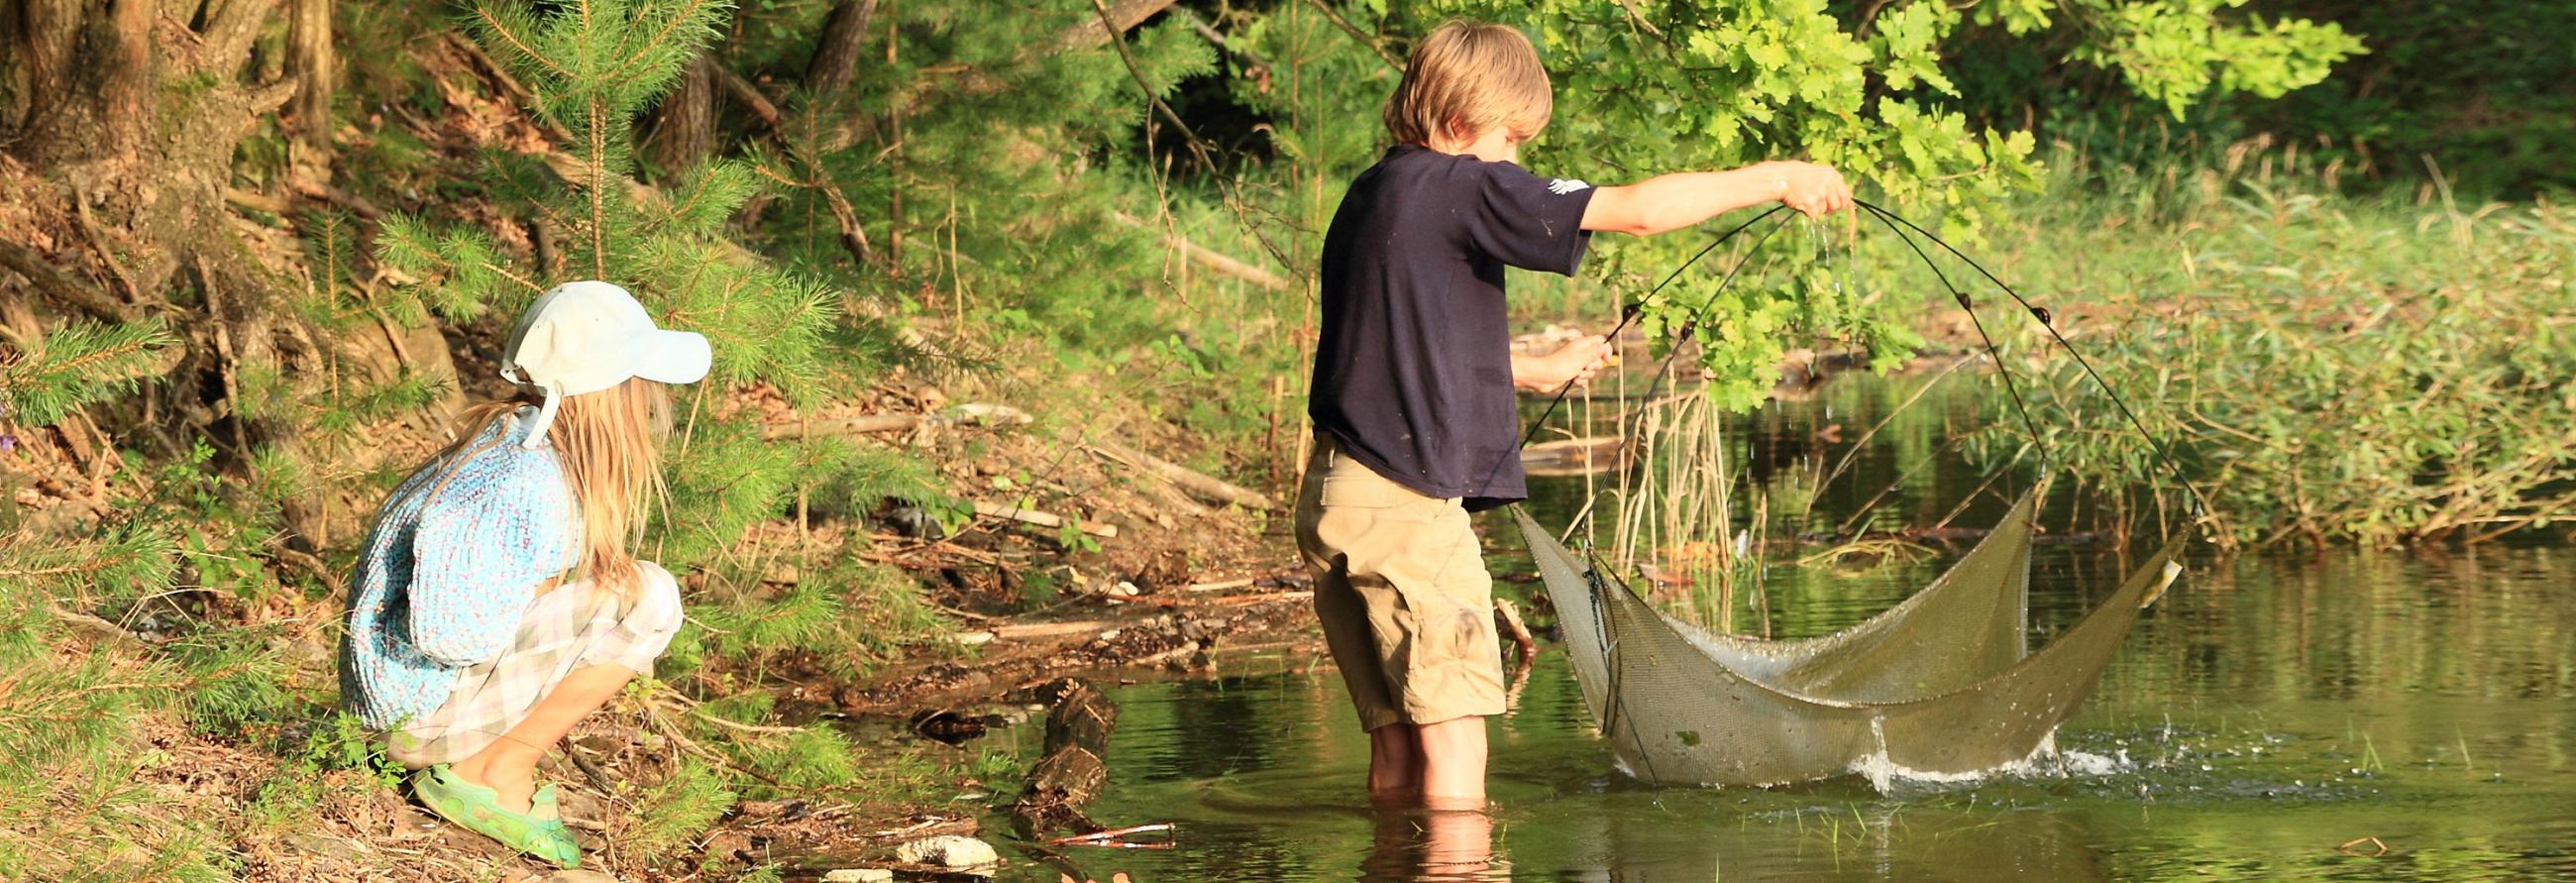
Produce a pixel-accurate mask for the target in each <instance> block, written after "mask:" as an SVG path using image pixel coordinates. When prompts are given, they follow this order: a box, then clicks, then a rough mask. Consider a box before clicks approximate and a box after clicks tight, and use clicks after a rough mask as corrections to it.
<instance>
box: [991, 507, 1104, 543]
mask: <svg viewBox="0 0 2576 883" xmlns="http://www.w3.org/2000/svg"><path fill="white" fill-rule="evenodd" d="M975 514H977V515H982V516H984V517H987V518H1002V519H1008V520H1011V521H1017V522H1019V523H1021V524H1034V525H1037V526H1039V527H1053V528H1062V527H1064V526H1065V525H1066V524H1068V523H1069V524H1072V525H1073V526H1074V529H1075V530H1079V531H1082V532H1083V533H1087V534H1090V535H1092V536H1095V537H1099V538H1101V539H1104V540H1114V539H1117V538H1118V525H1115V524H1102V523H1100V522H1097V521H1083V520H1081V519H1069V518H1066V517H1064V516H1062V515H1057V514H1054V513H1051V512H1040V511H1038V510H1035V509H1022V508H1019V507H1016V506H996V505H993V504H991V503H983V502H978V503H976V504H975Z"/></svg>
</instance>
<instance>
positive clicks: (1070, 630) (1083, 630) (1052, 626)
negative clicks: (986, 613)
mask: <svg viewBox="0 0 2576 883" xmlns="http://www.w3.org/2000/svg"><path fill="white" fill-rule="evenodd" d="M1126 624H1127V622H1126V620H1116V619H1077V620H1070V621H1066V622H1026V623H1010V624H1007V625H1002V626H998V627H995V628H994V629H992V635H993V638H994V640H998V641H1017V640H1024V639H1028V638H1057V637H1063V636H1065V635H1096V634H1099V633H1101V632H1105V631H1109V630H1111V629H1115V628H1118V627H1120V626H1123V625H1126Z"/></svg>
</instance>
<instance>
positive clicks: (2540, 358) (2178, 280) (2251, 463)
mask: <svg viewBox="0 0 2576 883" xmlns="http://www.w3.org/2000/svg"><path fill="white" fill-rule="evenodd" d="M2183 189H2185V190H2194V189H2198V190H2205V193H2204V195H2201V196H2198V197H2187V196H2184V195H2182V194H2175V193H2165V194H2161V195H2156V196H2154V197H2152V198H2142V199H2134V200H2127V201H2105V202H2101V203H2095V205H2097V206H2104V207H2103V208H2094V209H2090V210H2086V209H2081V208H2076V206H2079V205H2081V203H2080V202H2079V201H2077V200H2074V199H2060V200H2050V201H2047V202H2045V203H2041V204H2034V205H2032V206H2031V207H2030V209H2031V212H2032V214H2033V216H2034V222H2033V234H2034V236H2033V242H2032V245H2031V250H2032V251H2031V254H2032V255H2033V256H2049V258H2050V259H2043V260H2026V261H2022V262H2020V268H2021V271H2022V272H2023V273H2024V274H2026V275H2027V278H2025V279H2021V280H2016V281H2017V282H2019V283H2022V284H2024V286H2025V290H2030V291H2038V292H2046V291H2051V290H2059V291H2066V292H2081V293H2085V294H2086V296H2084V297H2083V298H2081V299H2076V300H2072V301H2071V302H2067V303H2060V304H2056V305H2055V306H2056V308H2057V310H2058V315H2059V316H2061V317H2073V318H2071V319H2069V318H2061V319H2060V320H2059V323H2060V325H2062V326H2070V327H2072V328H2073V329H2075V330H2076V331H2077V336H2078V345H2079V346H2082V347H2083V348H2084V351H2085V353H2086V354H2087V355H2088V356H2089V357H2090V358H2091V359H2092V360H2093V363H2094V365H2095V366H2096V367H2097V368H2099V369H2101V371H2102V373H2103V375H2104V376H2105V378H2106V379H2107V380H2108V381H2109V382H2110V384H2111V385H2112V387H2114V388H2115V389H2117V390H2118V391H2119V393H2120V394H2121V395H2122V396H2123V397H2125V398H2126V399H2127V400H2128V402H2129V404H2130V406H2131V407H2132V408H2133V409H2136V410H2137V411H2138V412H2139V414H2140V416H2141V417H2142V418H2143V419H2145V420H2147V421H2148V428H2149V429H2150V430H2151V431H2154V432H2157V433H2158V434H2160V435H2161V436H2163V437H2165V438H2166V439H2167V440H2168V441H2169V442H2171V443H2173V444H2174V445H2175V448H2176V451H2177V454H2178V455H2179V456H2180V457H2181V463H2182V466H2183V468H2184V469H2185V471H2186V472H2187V474H2188V475H2189V476H2190V478H2191V479H2192V481H2193V482H2194V483H2195V484H2197V485H2198V486H2199V487H2200V489H2201V490H2202V491H2203V492H2205V493H2206V494H2208V497H2209V503H2210V512H2209V515H2208V526H2209V527H2210V528H2211V529H2212V532H2213V533H2214V534H2216V535H2217V536H2218V537H2220V538H2221V539H2222V541H2224V542H2227V543H2230V544H2244V545H2254V544H2262V543H2266V542H2271V541H2276V540H2280V539H2284V538H2300V539H2313V540H2318V541H2325V540H2349V541H2356V542H2360V543H2364V544H2372V545H2387V544H2394V543H2399V542H2407V541H2419V540H2427V539H2436V538H2443V537H2462V538H2476V537H2480V536H2492V535H2498V534H2501V533H2503V532H2507V531H2512V530H2517V529H2524V528H2530V527H2537V526H2545V525H2548V524H2551V523H2552V522H2553V521H2556V520H2560V519H2565V518H2567V517H2568V516H2569V515H2570V513H2571V507H2576V494H2571V493H2570V492H2569V491H2568V490H2567V488H2568V487H2570V486H2571V482H2576V469H2571V467H2570V465H2569V464H2571V463H2576V436H2571V435H2569V433H2568V431H2567V427H2568V426H2570V425H2576V399H2570V398H2569V397H2568V396H2567V394H2566V388H2565V385H2564V384H2563V383H2561V382H2560V381H2561V379H2562V378H2565V377H2567V376H2569V374H2570V372H2572V371H2576V344H2571V343H2570V341H2569V340H2568V339H2567V337H2566V335H2565V334H2564V332H2563V330H2562V329H2560V328H2559V327H2558V326H2557V322H2556V320H2555V319H2553V318H2552V317H2556V316H2562V315H2565V314H2567V313H2568V312H2569V310H2570V309H2571V308H2576V303H2571V291H2570V289H2569V287H2568V282H2567V274H2566V270H2565V268H2566V259H2567V256H2568V255H2569V254H2570V253H2576V219H2571V218H2570V217H2569V216H2568V214H2567V213H2566V212H2564V211H2561V210H2557V209H2554V208H2548V207H2530V208H2521V209H2505V208H2502V207H2498V208H2497V209H2496V210H2493V211H2481V212H2477V213H2475V214H2469V213H2463V212H2460V211H2457V210H2453V209H2450V208H2448V207H2447V206H2438V205H2434V206H2425V205H2413V206H2410V205H2406V204H2402V203H2397V202H2394V201H2391V200H2352V199H2346V198H2341V197H2337V196H2334V195H2332V194H2330V193H2328V194H2320V193H2318V192H2316V188H2315V187H2314V186H2313V185H2311V184H2308V183H2305V182H2303V181H2301V180H2299V179H2296V178H2276V177H2273V176H2270V175H2253V174H2248V175H2244V176H2236V177H2230V176H2225V175H2221V174H2218V173H2215V172H2208V173H2203V174H2202V175H2200V176H2197V182H2196V183H2187V184H2186V185H2185V187H2184V188H2183ZM2159 202H2161V203H2163V204H2168V205H2170V204H2175V203H2183V204H2189V205H2192V206H2195V208H2194V209H2193V210H2192V211H2191V212H2190V214H2189V215H2188V217H2186V218H2184V219H2182V220H2179V221H2174V222H2163V223H2149V224H2147V225H2145V226H2144V229H2140V228H2139V226H2135V225H2133V224H2131V223H2129V219H2130V218H2132V217H2135V216H2134V215H2130V214H2129V213H2128V211H2127V208H2128V207H2129V206H2136V205H2154V204H2157V203H2159ZM2106 212H2107V214H2104V213H2106ZM2109 231H2116V232H2109ZM2177 245H2178V246H2179V251H2178V252H2177V250H2176V246H2177ZM2069 254H2083V255H2087V258H2086V259H2085V260H2082V261H2074V262H2062V261H2057V260H2054V259H2053V258H2054V256H2057V255H2069ZM2177 291H2183V292H2189V293H2190V294H2189V295H2188V297H2187V298H2186V299H2185V300H2184V301H2176V300H2175V295H2174V292H2177ZM2096 292H2098V293H2096ZM2024 345H2025V346H2029V347H2036V346H2037V345H2038V342H2037V341H2035V340H2031V341H2025V343H2024ZM2032 380H2033V383H2032V384H2031V386H2029V387H2026V388H2025V389H2026V392H2028V394H2030V396H2031V402H2032V405H2033V407H2034V409H2035V410H2039V411H2040V414H2039V416H2040V421H2039V422H2040V431H2041V433H2042V436H2041V437H2040V438H2039V439H2036V441H2038V442H2039V443H2040V444H2041V446H2042V447H2043V449H2045V450H2049V451H2052V452H2054V453H2055V454H2056V456H2057V459H2058V461H2059V462H2060V463H2062V464H2063V466H2064V468H2065V469H2067V470H2068V471H2071V472H2073V473H2074V474H2075V475H2076V476H2078V477H2079V478H2081V479H2083V480H2086V481H2089V482H2092V483H2095V484H2097V485H2099V486H2101V487H2102V488H2104V489H2106V490H2108V491H2110V492H2111V493H2112V494H2113V495H2114V498H2115V500H2117V499H2118V498H2119V497H2120V496H2121V495H2124V494H2125V489H2127V488H2132V487H2143V486H2149V485H2153V486H2155V487H2156V490H2154V491H2153V492H2152V493H2151V494H2150V495H2148V496H2144V497H2138V498H2130V499H2127V500H2125V501H2124V502H2122V503H2121V504H2120V505H2118V506H2116V508H2120V509H2124V510H2126V511H2127V513H2128V514H2129V515H2130V516H2131V517H2133V518H2152V517H2158V516H2161V517H2163V518H2165V519H2167V520H2168V522H2170V521H2171V520H2173V519H2179V518H2180V517H2181V515H2182V513H2183V512H2185V511H2187V503H2188V501H2187V500H2186V499H2185V498H2184V497H2183V496H2182V491H2181V489H2180V488H2179V487H2176V486H2175V485H2174V484H2173V483H2172V481H2171V480H2170V478H2169V476H2167V475H2166V473H2165V472H2164V471H2163V469H2162V467H2161V466H2160V465H2159V464H2158V463H2157V461H2156V459H2155V457H2154V454H2153V452H2152V451H2151V450H2149V449H2148V447H2147V445H2146V442H2145V440H2144V439H2142V438H2140V437H2139V436H2138V434H2137V433H2135V432H2134V431H2131V430H2129V429H2128V428H2127V425H2126V424H2125V423H2124V422H2122V421H2121V419H2120V417H2119V415H2118V412H2117V411H2116V410H2115V409H2114V408H2113V406H2112V405H2111V403H2110V402H2109V400H2108V399H2107V398H2106V397H2105V396H2104V394H2103V393H2102V391H2101V390H2100V388H2099V387H2098V386H2096V385H2094V384H2093V383H2092V382H2091V381H2090V380H2088V379H2085V378H2083V377H2082V376H2081V374H2080V372H2079V370H2078V368H2077V366H2075V365H2074V364H2072V363H2071V361H2069V360H2066V359H2064V358H2060V357H2055V356H2053V355H2052V357H2051V361H2050V362H2049V364H2048V370H2046V371H2044V372H2042V373H2040V374H2039V375H2038V376H2037V377H2035V378H2032ZM2060 409H2063V410H2062V411H2060ZM1990 436H1991V437H1990V438H1989V439H1988V441H1989V444H1988V445H1986V446H1984V450H1985V451H1986V452H1987V454H1988V455H1989V456H1990V457H1991V456H1995V455H1997V454H1999V453H2000V452H2001V451H2002V450H2003V449H2006V448H2009V447H2012V446H2015V445H2018V444H2021V443H2023V442H2025V441H2030V440H2031V439H2029V438H2028V433H2027V431H2025V430H2023V429H2021V427H2020V425H2019V423H2018V422H2017V421H1999V422H1997V423H1996V424H1995V425H1994V426H1993V428H1992V429H1991V430H1990Z"/></svg>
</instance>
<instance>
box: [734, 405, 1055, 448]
mask: <svg viewBox="0 0 2576 883" xmlns="http://www.w3.org/2000/svg"><path fill="white" fill-rule="evenodd" d="M1032 419H1033V418H1031V417H1030V416H1029V415H1028V412H1026V411H1022V410H1020V409H1018V408H1014V407H1011V406H1009V405H990V404H984V403H980V402H970V403H967V404H963V405H956V406H953V407H950V408H948V409H946V410H943V411H940V412H939V413H936V414H862V415H859V416H857V417H842V418H838V419H833V420H818V421H804V420H800V421H797V422H795V423H772V424H768V425H766V426H763V427H761V430H760V435H761V437H762V438H768V439H794V438H809V437H812V436H818V435H868V434H872V433H879V432H903V431H906V430H910V429H912V428H913V427H916V426H920V425H923V424H929V425H932V426H1019V425H1023V424H1026V423H1029V422H1030V421H1031V420H1032Z"/></svg>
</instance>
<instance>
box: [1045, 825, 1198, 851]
mask: <svg viewBox="0 0 2576 883" xmlns="http://www.w3.org/2000/svg"><path fill="white" fill-rule="evenodd" d="M1172 830H1176V829H1175V828H1174V827H1173V825H1172V823H1170V822H1155V823H1153V824H1149V825H1130V826H1127V827H1124V828H1111V829H1109V830H1106V831H1093V832H1091V833H1089V834H1074V835H1070V836H1066V837H1058V838H1056V839H1053V840H1049V841H1047V842H1046V845H1048V846H1074V845H1081V844H1092V843H1098V842H1100V841H1103V840H1117V839H1119V838H1122V837H1129V836H1133V835H1137V834H1151V833H1154V832H1156V831H1172Z"/></svg>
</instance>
